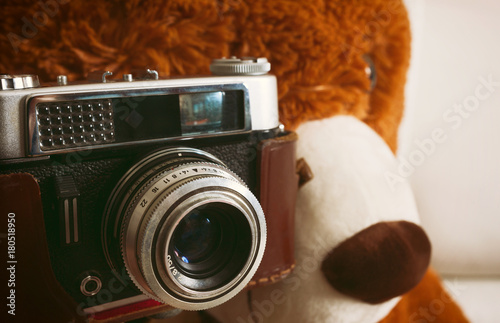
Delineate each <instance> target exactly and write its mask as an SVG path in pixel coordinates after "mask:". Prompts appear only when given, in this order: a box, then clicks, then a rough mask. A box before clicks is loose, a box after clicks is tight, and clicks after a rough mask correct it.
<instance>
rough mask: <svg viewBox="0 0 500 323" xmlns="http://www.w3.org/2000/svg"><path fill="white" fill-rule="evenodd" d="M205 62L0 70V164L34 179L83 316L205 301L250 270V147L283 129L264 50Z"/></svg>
mask: <svg viewBox="0 0 500 323" xmlns="http://www.w3.org/2000/svg"><path fill="white" fill-rule="evenodd" d="M211 68H212V71H213V72H214V73H216V74H223V75H213V76H207V77H191V78H171V79H159V78H158V74H157V73H156V72H155V71H151V70H147V72H146V73H143V74H142V75H138V74H126V75H124V76H123V79H120V80H112V79H110V75H111V73H109V72H106V73H102V74H99V75H97V76H98V77H97V78H94V80H93V81H92V82H85V83H75V84H72V83H68V82H67V79H66V77H64V76H60V77H58V82H57V83H54V84H47V85H44V86H39V84H38V80H37V78H36V76H33V75H18V76H10V75H2V76H1V77H0V81H1V82H0V85H1V89H2V90H0V173H1V174H11V173H29V174H32V175H33V176H34V177H35V178H36V179H37V180H38V182H39V186H40V191H41V199H42V205H43V220H44V224H45V233H46V239H47V244H48V249H49V254H50V263H51V266H52V270H53V273H54V275H55V277H56V278H57V281H58V282H59V283H60V285H61V286H62V287H63V288H64V290H65V291H66V292H67V293H68V294H69V295H70V296H71V298H73V300H74V301H75V302H76V304H78V310H79V311H80V312H82V313H84V315H96V313H101V312H104V311H109V310H112V309H116V308H120V307H124V306H127V305H130V304H135V303H138V302H142V301H147V300H154V301H157V302H159V303H165V304H169V305H171V306H173V307H175V308H178V309H186V310H201V309H206V308H210V307H213V306H216V305H218V304H221V303H223V302H224V301H226V300H228V299H229V298H231V297H233V296H234V295H235V294H236V293H238V292H240V291H241V290H242V289H243V288H244V287H245V286H247V285H248V283H249V282H250V281H251V279H252V276H253V275H254V274H255V272H256V271H257V269H258V267H259V264H260V263H261V260H262V258H263V256H264V252H265V248H266V231H267V230H268V229H267V226H266V217H269V215H268V214H265V212H264V211H263V208H262V207H261V201H260V200H261V198H262V191H263V190H266V189H265V188H264V187H263V185H268V184H266V183H268V182H269V180H266V181H265V183H264V182H263V181H262V180H261V176H262V175H261V174H263V170H262V168H263V167H267V166H265V165H264V163H263V162H262V157H261V155H260V153H261V147H262V143H264V142H268V141H272V140H276V139H279V138H281V137H285V136H287V134H288V133H287V132H285V131H284V129H283V128H282V127H280V123H279V120H278V106H277V85H276V78H275V77H274V76H272V75H269V74H267V71H268V70H269V63H267V60H265V59H256V60H237V59H228V60H225V59H222V60H216V61H215V63H214V64H213V65H212V67H211ZM92 75H94V76H95V75H96V74H92ZM281 155H282V154H281ZM266 158H267V157H266ZM294 162H295V161H294V160H293V161H291V163H294ZM266 163H268V161H266ZM263 165H264V166H263ZM266 176H267V175H266ZM280 230H281V229H280ZM291 236H292V237H293V234H292V235H291Z"/></svg>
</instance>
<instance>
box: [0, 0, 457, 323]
mask: <svg viewBox="0 0 500 323" xmlns="http://www.w3.org/2000/svg"><path fill="white" fill-rule="evenodd" d="M1 9H2V10H1V12H2V20H0V31H1V32H0V45H1V47H2V55H0V72H1V73H9V74H19V73H33V74H38V75H39V77H40V78H41V80H42V81H46V82H47V81H55V79H56V76H57V75H60V74H65V75H67V76H68V79H69V80H70V82H71V81H78V80H84V79H85V77H86V75H87V74H88V73H89V72H90V71H92V70H102V71H103V70H110V71H113V72H114V74H115V75H121V74H122V73H128V72H130V71H132V70H136V69H144V68H155V69H157V70H158V71H159V73H160V75H161V76H162V77H169V76H177V75H192V74H208V73H209V71H208V66H209V63H210V61H211V59H213V58H218V57H223V56H226V57H227V56H231V55H236V56H265V57H267V58H269V59H270V61H271V63H272V73H273V74H275V75H276V76H277V78H278V90H279V108H280V115H281V121H282V122H283V123H284V124H285V126H286V127H287V128H288V129H295V128H297V127H298V126H299V125H300V124H302V123H304V122H306V121H309V120H318V119H324V118H328V117H332V116H335V115H351V116H354V117H355V118H357V119H359V120H362V121H363V122H365V123H366V124H368V125H369V126H370V127H371V128H372V129H374V130H375V131H376V132H377V133H378V134H379V135H380V136H381V137H382V138H383V139H384V140H385V141H386V143H387V144H388V145H389V147H390V148H391V149H392V151H393V152H395V151H396V148H397V131H398V126H399V122H400V120H401V117H402V115H403V101H404V95H403V93H404V84H405V77H406V76H405V75H406V71H407V68H408V64H409V57H410V27H409V22H408V17H407V13H406V10H405V8H404V6H403V4H402V2H401V1H400V0H371V1H369V0H355V1H341V0H334V1H327V0H311V1H292V0H273V1H269V0H255V1H244V0H165V1H153V0H144V1H139V0H130V1H119V0H100V1H89V0H71V1H70V0H42V1H38V2H35V1H28V0H20V1H12V2H2V4H1ZM367 60H371V61H373V63H374V66H372V67H374V68H372V70H371V71H370V70H369V65H368V64H367ZM374 71H376V84H375V86H374V87H373V88H372V84H373V83H372V82H371V81H370V78H369V77H367V74H370V72H371V76H373V75H374V74H373V73H374ZM443 295H444V296H443ZM442 297H447V299H449V295H448V294H447V293H446V292H445V291H444V289H443V287H442V285H441V284H440V281H439V277H438V276H437V275H436V274H435V273H434V272H432V270H431V271H429V272H428V273H427V274H426V275H425V277H424V278H423V280H422V282H421V283H420V284H419V285H418V286H417V287H416V288H415V289H413V290H412V291H410V292H409V293H408V294H406V295H404V296H403V297H402V299H401V301H400V302H399V303H398V305H396V307H395V308H394V310H393V311H392V312H391V313H390V314H389V315H388V316H387V317H386V318H385V319H384V320H383V322H403V321H407V320H409V318H410V317H412V318H414V319H420V320H421V322H427V321H430V318H431V317H429V316H426V315H425V313H423V314H419V315H417V316H412V315H413V314H414V313H421V312H420V311H424V312H425V310H428V309H429V308H430V306H432V304H433V301H434V300H436V299H441V298H442ZM432 319H433V320H432V321H433V322H462V321H465V318H464V317H463V315H462V314H461V311H460V309H459V308H458V307H457V306H456V305H455V304H454V303H453V301H452V300H451V299H450V302H448V303H446V306H445V308H444V309H443V310H442V311H441V312H440V314H439V315H438V316H434V317H432Z"/></svg>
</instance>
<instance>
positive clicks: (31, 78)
mask: <svg viewBox="0 0 500 323" xmlns="http://www.w3.org/2000/svg"><path fill="white" fill-rule="evenodd" d="M39 86H40V81H39V80H38V76H36V75H32V74H21V75H9V74H0V90H22V89H30V88H34V87H39Z"/></svg>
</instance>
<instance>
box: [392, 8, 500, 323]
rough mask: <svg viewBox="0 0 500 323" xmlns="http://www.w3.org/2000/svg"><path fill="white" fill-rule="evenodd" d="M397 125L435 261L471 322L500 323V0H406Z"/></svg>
mask: <svg viewBox="0 0 500 323" xmlns="http://www.w3.org/2000/svg"><path fill="white" fill-rule="evenodd" d="M406 4H407V7H408V10H409V12H410V17H411V18H410V19H411V22H412V33H413V52H412V61H411V68H410V72H409V79H408V83H407V92H406V99H407V103H406V113H405V117H404V120H403V123H402V126H401V128H400V137H399V151H398V157H399V158H400V161H401V168H400V172H399V173H400V174H399V175H400V176H402V177H406V178H408V179H409V180H410V182H411V184H412V186H413V188H414V191H415V195H416V200H417V204H418V207H419V210H420V215H421V218H422V222H423V226H424V227H425V229H426V230H427V232H428V233H429V235H430V238H431V241H432V243H433V258H432V263H433V265H434V267H435V268H436V269H437V270H438V271H439V272H440V273H441V274H442V275H443V278H444V280H445V283H446V285H447V287H448V289H449V290H450V292H451V293H452V295H453V296H454V297H455V298H456V299H457V300H458V302H459V303H460V304H461V306H462V307H463V309H464V311H465V312H466V314H467V315H468V317H469V318H470V319H471V321H472V322H500V297H499V295H500V2H498V1H495V0H478V1H470V0H453V1H452V0H406Z"/></svg>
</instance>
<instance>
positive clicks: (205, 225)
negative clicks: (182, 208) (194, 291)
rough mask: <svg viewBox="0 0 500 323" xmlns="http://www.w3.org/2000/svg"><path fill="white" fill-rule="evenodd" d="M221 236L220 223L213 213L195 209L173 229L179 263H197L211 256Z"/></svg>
mask: <svg viewBox="0 0 500 323" xmlns="http://www.w3.org/2000/svg"><path fill="white" fill-rule="evenodd" d="M221 238H222V237H221V228H220V224H219V222H218V221H217V220H216V219H215V217H214V215H212V214H207V210H203V209H201V210H198V209H196V210H194V211H192V212H191V213H190V214H188V215H187V216H186V217H185V218H184V219H182V221H181V222H180V223H179V225H178V226H177V228H176V229H175V231H174V237H173V239H172V244H173V246H174V253H175V256H176V257H177V260H179V261H180V263H181V264H182V263H185V264H198V263H200V262H202V261H204V260H206V259H207V258H209V257H211V256H213V254H214V251H215V250H217V249H218V248H219V246H220V242H221V240H222V239H221ZM186 267H187V266H186Z"/></svg>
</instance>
